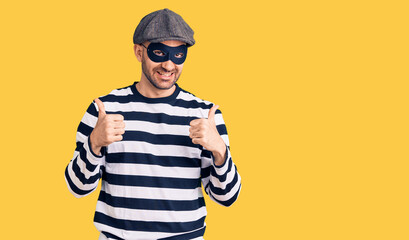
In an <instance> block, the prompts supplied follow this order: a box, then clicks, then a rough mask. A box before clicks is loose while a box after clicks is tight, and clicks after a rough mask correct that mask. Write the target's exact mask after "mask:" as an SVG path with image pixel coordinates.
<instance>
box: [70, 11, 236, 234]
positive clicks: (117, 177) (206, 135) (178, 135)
mask: <svg viewBox="0 0 409 240" xmlns="http://www.w3.org/2000/svg"><path fill="white" fill-rule="evenodd" d="M133 40H134V52H135V55H136V58H137V59H138V61H139V62H141V63H142V75H141V79H140V81H139V82H135V83H134V84H132V85H131V86H128V87H125V88H120V89H116V90H113V91H112V92H111V93H110V94H108V95H106V96H103V97H100V98H97V99H95V102H94V103H91V105H90V106H89V108H88V109H87V112H86V113H85V115H84V117H83V118H82V120H81V123H80V124H79V126H78V131H77V147H76V149H75V152H74V157H73V159H72V160H71V162H70V163H69V164H68V166H67V168H66V170H65V179H66V182H67V185H68V188H69V190H70V192H71V193H72V194H73V195H74V196H76V197H83V196H86V195H88V194H89V193H91V192H92V191H93V190H95V188H96V187H97V186H98V182H99V179H102V180H101V192H100V195H99V199H98V202H97V207H96V211H95V217H94V224H95V226H96V228H97V229H98V230H99V231H100V232H101V234H100V238H99V239H168V240H170V239H178V240H179V239H203V234H204V231H205V227H206V224H205V217H206V214H207V212H206V206H205V202H204V198H203V194H202V188H201V185H203V188H204V189H205V192H206V193H207V194H208V195H209V196H210V198H211V199H212V200H214V201H216V202H217V203H219V204H221V205H224V206H230V205H231V204H232V203H233V202H234V201H235V200H236V199H237V197H238V195H239V192H240V189H241V179H240V176H239V174H238V173H237V169H236V167H235V165H234V163H233V161H232V158H231V155H230V150H229V141H228V137H227V130H226V127H225V124H224V121H223V117H222V114H221V112H220V111H219V110H218V109H217V108H218V106H215V105H214V104H212V103H210V102H207V101H203V100H201V99H199V98H197V97H195V96H194V95H192V94H191V93H189V92H187V91H185V90H183V89H181V88H180V87H179V86H178V85H177V84H176V81H177V80H178V78H179V77H180V74H181V72H182V69H183V63H184V61H185V59H186V56H187V49H188V47H190V46H192V45H194V43H195V41H194V39H193V30H192V29H191V28H190V27H189V26H188V25H187V23H186V22H185V21H184V20H183V19H182V17H181V16H179V15H178V14H176V13H174V12H172V11H170V10H169V9H163V10H159V11H155V12H153V13H150V14H148V15H147V16H145V17H144V18H143V19H142V20H141V22H140V23H139V25H138V26H137V28H136V30H135V34H134V38H133Z"/></svg>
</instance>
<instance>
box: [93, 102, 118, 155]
mask: <svg viewBox="0 0 409 240" xmlns="http://www.w3.org/2000/svg"><path fill="white" fill-rule="evenodd" d="M94 101H95V103H96V104H97V105H98V108H99V112H98V121H97V124H96V125H95V128H94V130H93V131H92V132H91V135H90V141H91V148H92V151H93V152H94V153H95V154H97V155H100V154H101V148H102V147H105V146H108V145H109V144H111V143H113V142H118V141H121V140H122V134H124V133H125V123H124V116H122V115H121V114H106V112H105V107H104V104H103V103H102V102H101V100H99V99H98V98H96V99H95V100H94Z"/></svg>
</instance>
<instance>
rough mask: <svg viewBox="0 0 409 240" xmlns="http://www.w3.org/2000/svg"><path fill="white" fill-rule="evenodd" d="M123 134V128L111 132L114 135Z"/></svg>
mask: <svg viewBox="0 0 409 240" xmlns="http://www.w3.org/2000/svg"><path fill="white" fill-rule="evenodd" d="M124 133H125V129H123V128H118V129H114V131H113V134H114V135H122V134H124Z"/></svg>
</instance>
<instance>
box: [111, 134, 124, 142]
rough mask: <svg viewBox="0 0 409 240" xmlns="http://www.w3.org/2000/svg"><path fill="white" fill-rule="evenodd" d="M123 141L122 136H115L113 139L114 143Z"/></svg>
mask: <svg viewBox="0 0 409 240" xmlns="http://www.w3.org/2000/svg"><path fill="white" fill-rule="evenodd" d="M122 139H123V137H122V135H115V136H113V137H112V140H113V141H114V142H118V141H121V140H122Z"/></svg>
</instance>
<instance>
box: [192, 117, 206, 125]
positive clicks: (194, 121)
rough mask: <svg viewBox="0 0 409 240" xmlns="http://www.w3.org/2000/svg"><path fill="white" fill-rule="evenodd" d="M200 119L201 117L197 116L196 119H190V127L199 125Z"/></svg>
mask: <svg viewBox="0 0 409 240" xmlns="http://www.w3.org/2000/svg"><path fill="white" fill-rule="evenodd" d="M202 121H203V119H202V118H198V119H195V120H192V121H190V126H192V127H194V126H197V125H199V124H200V123H201V122H202Z"/></svg>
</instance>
